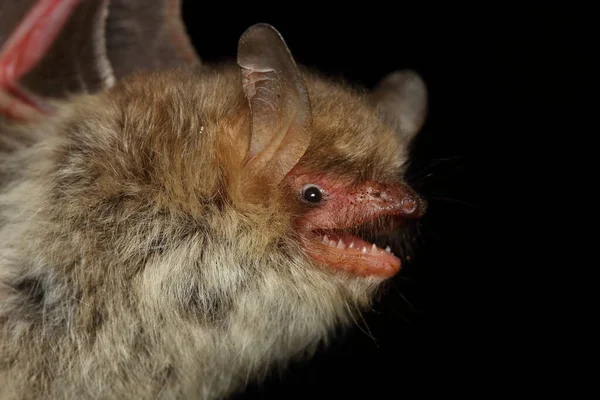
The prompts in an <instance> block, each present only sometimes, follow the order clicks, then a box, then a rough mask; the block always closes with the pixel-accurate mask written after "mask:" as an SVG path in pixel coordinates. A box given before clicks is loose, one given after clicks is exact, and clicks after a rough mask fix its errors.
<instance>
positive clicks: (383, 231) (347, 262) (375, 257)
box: [305, 218, 404, 277]
mask: <svg viewBox="0 0 600 400" xmlns="http://www.w3.org/2000/svg"><path fill="white" fill-rule="evenodd" d="M403 222H404V221H402V220H401V219H398V218H395V219H392V218H376V219H373V220H371V221H367V222H366V223H363V224H361V225H359V226H356V227H351V228H347V229H316V230H314V231H312V232H311V233H310V235H309V237H307V238H306V239H305V243H306V245H308V246H307V247H308V248H307V250H308V251H307V252H308V254H309V255H310V256H311V257H312V258H313V259H315V260H316V261H318V262H320V263H323V264H326V265H328V266H331V267H335V268H338V269H342V270H346V271H348V272H351V273H353V274H356V275H360V276H380V277H391V276H393V275H395V274H396V273H397V272H398V271H399V270H400V267H401V264H402V262H401V260H400V258H399V257H397V256H396V255H395V254H394V253H393V252H392V249H391V246H390V244H391V243H392V242H393V235H394V231H396V230H397V229H399V228H400V225H402V224H403Z"/></svg>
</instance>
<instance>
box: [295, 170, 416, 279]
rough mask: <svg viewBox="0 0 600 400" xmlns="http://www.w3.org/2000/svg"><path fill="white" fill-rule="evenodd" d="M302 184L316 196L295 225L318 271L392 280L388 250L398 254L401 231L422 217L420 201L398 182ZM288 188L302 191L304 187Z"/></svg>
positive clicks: (394, 260) (396, 266)
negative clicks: (316, 190) (315, 190)
mask: <svg viewBox="0 0 600 400" xmlns="http://www.w3.org/2000/svg"><path fill="white" fill-rule="evenodd" d="M300 176H302V177H304V175H300ZM305 180H306V181H307V182H309V183H311V185H312V186H317V187H318V188H319V191H320V193H321V194H322V196H321V197H318V199H317V201H316V202H314V204H313V205H311V206H309V207H310V208H307V209H306V210H305V211H304V212H303V213H302V214H300V216H299V218H298V219H297V221H296V222H297V230H298V233H299V234H300V239H301V240H300V241H301V244H302V247H303V248H304V251H305V252H306V254H307V255H308V256H309V257H311V258H312V259H313V260H314V261H315V262H316V263H318V264H320V265H322V266H324V267H329V268H333V269H337V270H342V271H345V272H348V273H349V274H351V275H355V276H363V277H367V276H369V277H379V278H389V277H391V276H393V275H395V274H396V273H397V272H398V271H399V270H400V267H401V260H400V257H397V256H396V255H395V254H394V253H393V249H394V248H395V247H396V249H397V250H399V251H401V252H403V250H404V248H403V247H404V238H405V237H406V235H405V233H406V230H405V229H403V228H404V227H405V226H404V225H405V224H406V223H407V222H408V220H411V219H418V218H420V217H421V216H422V215H423V214H424V213H425V210H426V208H427V203H426V201H424V200H423V199H422V198H421V197H420V196H419V195H418V194H417V193H416V192H415V191H414V190H412V188H410V187H409V186H408V185H407V184H405V183H403V182H387V183H384V182H376V181H364V182H361V183H360V184H354V185H350V184H347V183H344V181H343V180H334V181H331V182H330V181H327V180H326V179H321V180H319V178H318V177H316V178H315V177H313V176H310V175H308V176H307V177H305ZM313 182H316V184H314V183H313ZM294 184H295V187H298V188H302V187H305V184H306V182H303V181H300V182H296V183H294ZM312 186H311V187H312ZM398 247H400V248H398Z"/></svg>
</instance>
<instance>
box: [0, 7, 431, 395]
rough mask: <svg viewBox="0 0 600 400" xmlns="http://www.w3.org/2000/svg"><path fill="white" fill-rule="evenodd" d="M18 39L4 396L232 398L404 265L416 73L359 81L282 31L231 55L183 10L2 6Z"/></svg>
mask: <svg viewBox="0 0 600 400" xmlns="http://www.w3.org/2000/svg"><path fill="white" fill-rule="evenodd" d="M0 46H1V47H0V115H1V116H0V398H1V399H26V398H27V399H29V398H51V399H72V398H81V399H87V398H107V399H115V398H140V399H145V398H152V399H155V398H165V399H172V398H202V399H220V398H226V397H227V396H229V395H231V394H232V393H235V392H238V391H241V390H243V389H244V387H245V385H246V384H247V383H248V382H250V381H252V380H255V379H260V377H261V376H264V374H265V373H266V372H267V371H269V370H271V369H273V368H277V367H285V366H286V365H287V364H288V363H289V362H290V361H291V360H294V359H297V358H298V357H307V356H310V355H311V354H312V353H313V352H314V350H315V349H316V348H317V346H319V345H320V344H322V343H326V342H327V340H330V338H331V335H332V332H333V330H334V328H336V327H340V326H342V327H343V326H346V325H349V324H350V323H351V321H352V320H353V317H354V315H355V314H357V313H361V312H363V311H364V310H366V309H367V308H368V307H369V305H370V304H371V302H372V301H373V299H374V297H375V296H376V295H377V294H378V293H380V291H381V290H382V288H383V287H384V286H385V283H386V282H388V281H389V279H390V278H392V277H393V276H395V275H397V273H398V271H399V270H400V269H401V264H402V261H401V257H400V256H399V255H395V254H394V252H396V251H397V250H396V249H397V248H398V249H399V248H400V247H399V246H400V245H401V244H402V243H403V242H404V239H405V234H404V232H405V229H406V224H407V223H408V222H409V221H411V220H416V219H418V218H420V217H421V216H422V215H423V214H424V213H425V212H426V208H427V202H426V201H425V200H424V199H423V198H422V197H421V196H420V195H419V194H418V193H417V192H416V191H415V190H413V189H412V188H411V187H410V185H409V184H408V183H407V182H406V180H405V178H404V174H405V170H406V165H407V163H408V161H409V150H410V144H411V142H412V140H413V138H414V137H415V136H416V134H417V133H418V132H419V131H420V130H421V128H422V125H423V124H424V122H425V118H426V113H427V90H426V86H425V84H424V82H423V80H422V78H421V77H420V76H419V75H418V74H417V73H416V72H414V71H411V70H402V71H396V72H392V73H390V75H388V76H387V77H384V78H383V79H382V80H381V82H380V83H379V84H378V85H377V86H376V87H375V88H374V89H373V90H371V91H367V90H364V89H360V88H356V87H350V86H349V85H347V84H344V83H342V82H338V81H334V80H332V79H329V78H327V77H325V76H323V75H322V74H320V73H319V72H317V71H313V70H309V69H307V68H305V67H303V66H301V65H298V64H296V62H295V61H294V58H293V56H292V53H291V51H290V50H289V49H288V47H287V45H286V43H285V41H284V39H283V37H282V36H281V34H280V33H279V32H278V31H277V30H276V29H275V28H274V27H272V26H270V25H268V24H256V25H253V26H251V27H249V28H248V29H247V30H246V31H245V32H243V34H242V35H241V37H240V39H239V42H238V48H237V57H236V62H231V63H228V64H219V65H210V64H207V63H204V62H201V60H200V58H199V57H198V55H197V54H196V52H195V50H194V48H193V47H192V44H191V41H190V40H189V38H188V36H187V33H186V31H185V27H184V24H183V22H182V20H181V16H180V4H179V1H177V0H152V1H144V2H142V1H141V0H137V1H136V0H132V1H125V0H110V1H109V0H98V1H77V0H36V1H31V0H30V1H19V2H17V1H10V0H2V1H0ZM392 247H393V248H392ZM398 251H399V250H398Z"/></svg>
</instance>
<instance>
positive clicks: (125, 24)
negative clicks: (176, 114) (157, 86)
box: [0, 0, 200, 120]
mask: <svg viewBox="0 0 600 400" xmlns="http://www.w3.org/2000/svg"><path fill="white" fill-rule="evenodd" d="M16 21H20V22H16ZM0 44H1V45H2V47H1V49H2V50H0V114H4V115H8V116H9V117H13V118H18V119H25V120H30V119H34V118H37V117H39V116H41V113H42V112H43V111H44V106H43V104H42V102H41V101H40V100H38V99H37V98H36V97H34V96H33V95H31V94H28V90H29V91H32V92H34V93H35V94H36V95H38V96H46V97H54V98H60V97H64V96H66V95H68V94H70V93H77V92H94V91H97V90H101V89H103V88H106V87H108V86H110V85H111V84H112V83H113V82H114V80H115V79H119V78H121V77H123V76H125V75H127V74H129V73H131V72H133V71H134V70H136V69H139V68H161V67H165V66H170V65H174V64H177V63H198V62H199V61H200V60H199V58H198V57H197V55H196V53H195V51H194V49H193V47H192V45H191V43H190V41H189V38H188V37H187V34H186V32H185V28H184V26H183V23H182V21H181V15H180V0H145V1H141V0H137V1H135V0H134V1H125V0H112V1H109V0H97V1H79V0H37V1H32V0H25V1H12V0H0ZM19 79H20V83H21V85H22V86H17V84H16V82H17V80H19ZM24 88H27V89H24Z"/></svg>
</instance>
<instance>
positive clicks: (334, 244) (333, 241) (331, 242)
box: [329, 240, 337, 247]
mask: <svg viewBox="0 0 600 400" xmlns="http://www.w3.org/2000/svg"><path fill="white" fill-rule="evenodd" d="M329 245H330V246H332V247H335V246H336V245H337V243H336V242H335V240H330V241H329Z"/></svg>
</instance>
